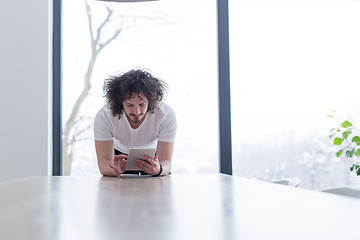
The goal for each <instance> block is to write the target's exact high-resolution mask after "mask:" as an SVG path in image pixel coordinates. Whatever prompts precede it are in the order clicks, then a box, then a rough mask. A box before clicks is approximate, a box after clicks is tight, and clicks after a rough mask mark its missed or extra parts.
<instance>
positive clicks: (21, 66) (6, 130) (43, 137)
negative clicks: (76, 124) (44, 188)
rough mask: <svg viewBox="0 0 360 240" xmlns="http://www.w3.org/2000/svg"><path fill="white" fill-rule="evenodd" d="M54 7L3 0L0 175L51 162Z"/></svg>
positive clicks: (33, 170) (40, 170)
mask: <svg viewBox="0 0 360 240" xmlns="http://www.w3.org/2000/svg"><path fill="white" fill-rule="evenodd" d="M51 6H52V3H51V0H36V1H28V0H16V1H0V29H1V33H0V111H1V112H0V180H4V179H11V178H17V177H24V176H32V175H48V173H49V169H50V167H51V166H50V163H51V161H50V156H51V149H50V147H51V138H50V133H51V131H50V130H49V129H51V121H50V115H51V109H50V104H51V97H50V95H49V94H50V91H49V90H50V89H51V67H50V66H51V45H50V44H51V39H50V37H51V34H52V32H51V31H52V30H51V24H52V17H51V16H52V13H51V12H50V11H49V9H50V8H51Z"/></svg>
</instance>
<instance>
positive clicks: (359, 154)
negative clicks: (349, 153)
mask: <svg viewBox="0 0 360 240" xmlns="http://www.w3.org/2000/svg"><path fill="white" fill-rule="evenodd" d="M355 155H356V156H358V157H359V156H360V148H358V149H356V151H355Z"/></svg>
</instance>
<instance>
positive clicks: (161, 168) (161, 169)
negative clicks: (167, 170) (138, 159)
mask: <svg viewBox="0 0 360 240" xmlns="http://www.w3.org/2000/svg"><path fill="white" fill-rule="evenodd" d="M162 171H163V167H162V165H161V164H160V172H159V173H158V174H156V175H152V176H153V177H158V176H160V174H161V173H162Z"/></svg>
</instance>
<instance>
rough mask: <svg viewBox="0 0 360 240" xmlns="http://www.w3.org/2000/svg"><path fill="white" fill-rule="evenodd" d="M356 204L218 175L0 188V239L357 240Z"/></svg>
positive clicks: (359, 205)
mask: <svg viewBox="0 0 360 240" xmlns="http://www.w3.org/2000/svg"><path fill="white" fill-rule="evenodd" d="M359 223H360V200H359V199H356V198H349V197H343V196H338V195H334V194H331V193H322V192H315V191H310V190H304V189H298V188H291V187H287V186H282V185H277V184H271V183H266V182H260V181H254V180H248V179H243V178H239V177H232V176H228V175H222V174H198V175H176V174H173V175H172V176H167V177H144V176H137V177H134V176H128V177H119V178H110V177H28V178H21V179H15V180H10V181H3V182H0V238H1V239H4V240H14V239H22V240H23V239H27V240H28V239H31V240H32V239H34V240H42V239H44V240H45V239H46V240H50V239H66V240H72V239H75V240H81V239H101V240H107V239H127V240H128V239H154V240H162V239H168V240H188V239H207V240H208V239H221V240H223V239H224V240H228V239H241V240H246V239H270V240H273V239H274V240H275V239H276V240H278V239H286V240H294V239H301V240H306V239H316V240H318V239H319V240H320V239H326V240H331V239H358V238H359V236H358V234H357V229H358V224H359Z"/></svg>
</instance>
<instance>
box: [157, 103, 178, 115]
mask: <svg viewBox="0 0 360 240" xmlns="http://www.w3.org/2000/svg"><path fill="white" fill-rule="evenodd" d="M173 112H174V111H173V109H172V108H171V107H170V106H169V105H168V104H167V103H165V102H160V103H159V105H158V106H157V107H156V109H155V114H157V115H162V116H166V115H168V114H173Z"/></svg>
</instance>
